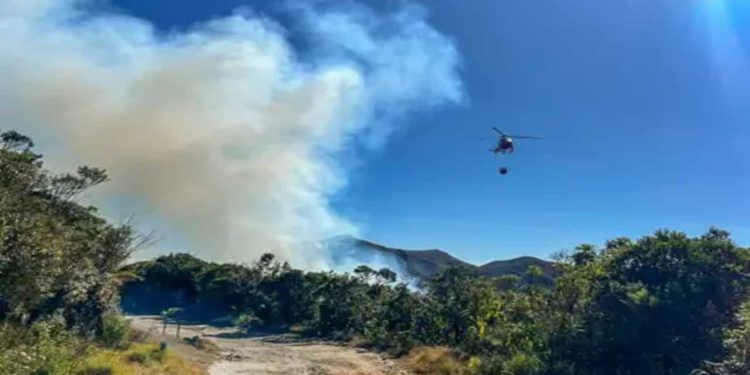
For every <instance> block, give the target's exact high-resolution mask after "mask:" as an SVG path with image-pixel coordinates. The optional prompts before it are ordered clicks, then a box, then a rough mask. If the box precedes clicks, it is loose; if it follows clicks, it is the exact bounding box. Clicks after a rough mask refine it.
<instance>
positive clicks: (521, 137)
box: [508, 135, 544, 139]
mask: <svg viewBox="0 0 750 375" xmlns="http://www.w3.org/2000/svg"><path fill="white" fill-rule="evenodd" d="M508 137H511V138H518V139H544V138H540V137H529V136H526V135H509V136H508Z"/></svg>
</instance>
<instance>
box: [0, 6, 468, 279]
mask: <svg viewBox="0 0 750 375" xmlns="http://www.w3.org/2000/svg"><path fill="white" fill-rule="evenodd" d="M93 7H94V5H93V4H90V3H89V2H87V1H72V0H68V1H64V0H63V1H60V0H58V1H53V0H4V1H2V2H0V72H2V73H0V117H1V118H2V122H1V123H0V127H2V128H4V129H9V128H13V129H16V130H19V131H22V132H25V133H28V134H30V135H32V136H34V137H37V138H39V137H41V138H47V139H52V140H53V142H52V143H54V144H55V146H56V147H54V148H50V149H45V150H42V151H44V152H45V153H46V154H47V156H48V157H47V159H48V160H49V159H51V160H56V159H58V160H63V159H65V160H69V161H70V163H75V164H88V165H95V166H100V167H103V168H106V169H107V171H108V173H109V175H110V177H111V182H109V183H108V184H107V185H108V187H107V188H106V189H107V190H106V195H107V196H108V197H128V198H130V199H134V200H137V201H139V202H142V203H143V204H144V205H145V206H147V207H149V209H151V210H153V211H154V212H156V213H157V214H158V216H159V217H160V218H161V219H162V220H163V221H164V222H166V223H168V224H169V225H170V226H172V227H174V228H177V229H178V230H179V231H180V233H181V234H182V235H184V236H185V237H186V238H187V239H188V240H189V243H190V245H191V247H192V248H191V249H190V250H192V252H194V253H196V254H197V255H200V256H204V257H206V258H210V259H212V260H221V261H249V260H252V259H255V258H256V257H257V255H258V254H259V253H261V252H264V251H272V252H275V253H277V254H278V255H280V256H281V257H283V258H285V259H289V260H291V261H292V262H293V263H294V264H295V265H298V266H303V267H320V266H322V265H323V264H322V263H324V262H325V257H322V256H321V255H320V254H317V253H316V252H314V251H313V252H310V251H302V250H299V249H297V247H296V246H294V244H297V243H301V242H305V241H316V240H320V239H323V238H326V237H330V236H333V235H337V234H342V233H354V232H356V226H355V225H353V224H352V223H350V222H348V221H347V220H345V219H344V218H342V217H340V216H339V215H337V214H336V213H335V212H333V210H332V209H331V207H330V204H329V199H330V198H331V197H332V195H333V194H335V193H336V192H337V191H340V190H341V189H342V188H344V187H345V185H346V168H345V167H343V166H342V165H343V164H342V163H341V162H339V160H338V159H339V158H340V157H341V155H342V154H344V153H346V154H347V155H348V156H350V155H351V152H348V151H349V150H351V149H357V148H361V147H358V146H357V145H360V146H367V147H377V146H379V145H380V144H382V143H383V141H384V140H385V138H386V136H387V135H388V134H389V133H390V132H391V131H392V130H393V126H394V125H395V124H396V121H395V120H396V119H398V118H403V117H402V115H403V114H404V113H405V112H408V111H409V110H412V109H419V108H422V107H430V106H434V105H440V104H443V103H447V102H454V101H458V100H460V98H461V95H462V94H461V92H462V90H461V84H460V81H459V79H458V78H457V73H456V69H457V63H458V56H457V52H456V50H455V48H454V46H453V45H452V43H451V42H450V41H449V40H448V39H446V38H445V37H444V36H443V35H441V34H440V33H438V32H437V31H436V30H434V29H433V28H432V27H431V26H430V25H428V24H427V23H426V21H425V15H424V12H423V11H422V9H421V8H419V7H414V6H407V7H404V8H403V9H402V10H400V11H397V12H395V13H391V14H378V13H376V12H373V11H371V10H368V9H367V8H364V7H361V6H347V7H346V8H345V10H334V9H331V8H321V7H319V6H296V7H294V10H291V11H290V14H292V15H293V18H294V19H295V20H296V24H295V28H294V30H295V32H297V33H299V35H297V37H299V38H302V39H303V40H304V42H305V44H306V45H305V50H304V51H303V52H300V51H295V46H294V45H293V44H291V43H290V42H289V40H288V38H289V35H290V33H291V31H290V30H286V29H284V28H283V27H282V26H281V25H279V24H277V23H275V22H273V21H272V20H270V19H267V18H265V17H262V16H259V15H256V14H253V13H252V12H251V11H249V10H246V9H245V10H241V11H238V12H235V14H233V15H229V16H227V17H224V18H217V19H212V20H208V21H206V22H203V23H201V24H197V25H194V26H193V27H192V28H191V29H190V30H188V31H184V32H172V33H160V32H158V31H156V29H155V27H154V26H153V25H151V24H150V23H149V22H147V21H145V20H142V19H138V18H134V17H131V16H127V15H122V14H116V13H112V12H111V11H105V10H102V9H101V8H99V9H95V10H92V9H93ZM342 9H343V8H342ZM136 213H137V212H136Z"/></svg>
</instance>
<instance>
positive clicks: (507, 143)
mask: <svg viewBox="0 0 750 375" xmlns="http://www.w3.org/2000/svg"><path fill="white" fill-rule="evenodd" d="M492 130H494V131H495V132H497V134H500V137H499V138H498V140H497V146H495V148H493V149H490V151H492V152H493V153H494V154H495V155H497V154H510V153H512V152H513V151H515V150H516V148H515V146H514V145H513V138H518V139H536V140H539V139H542V138H539V137H529V136H525V135H508V134H505V133H503V132H501V131H500V130H499V129H498V128H496V127H494V126H493V127H492Z"/></svg>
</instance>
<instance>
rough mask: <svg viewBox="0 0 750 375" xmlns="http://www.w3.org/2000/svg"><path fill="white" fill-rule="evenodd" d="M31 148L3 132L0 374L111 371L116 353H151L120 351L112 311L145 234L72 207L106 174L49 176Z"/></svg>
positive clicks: (119, 329)
mask: <svg viewBox="0 0 750 375" xmlns="http://www.w3.org/2000/svg"><path fill="white" fill-rule="evenodd" d="M32 147H33V143H32V140H31V139H30V138H28V137H26V136H24V135H21V134H19V133H16V132H13V131H10V132H5V133H2V134H0V374H9V375H13V374H78V373H83V374H85V373H97V374H109V373H112V368H110V367H107V366H105V365H106V363H104V362H106V361H104V359H106V358H111V357H116V356H118V355H120V354H122V353H120V352H119V351H118V350H136V349H138V348H140V350H141V351H143V350H147V351H148V350H151V349H153V348H149V346H148V345H149V344H146V343H143V344H135V346H134V347H133V348H127V347H128V346H129V339H130V338H132V337H128V335H129V331H128V328H127V325H126V323H125V322H124V321H123V320H122V318H121V317H120V316H119V315H118V302H119V290H120V287H121V281H122V280H123V277H124V275H123V273H122V272H121V269H120V268H121V266H122V263H123V262H124V261H125V260H126V259H127V258H128V256H129V255H130V254H131V252H132V251H133V250H134V249H135V248H137V247H138V245H139V244H140V243H141V242H142V241H144V240H145V238H144V237H141V236H138V235H137V234H136V233H135V232H134V231H133V229H132V228H131V227H130V226H128V225H126V224H124V225H112V224H110V223H108V222H107V221H105V220H104V219H102V218H101V217H99V216H98V215H97V211H96V209H95V208H93V207H86V206H83V205H81V204H79V203H77V202H76V198H77V197H78V196H80V195H81V194H82V193H83V192H84V191H85V190H86V189H88V188H90V187H92V186H94V185H97V184H99V183H102V182H104V181H106V179H107V176H106V174H105V173H104V171H103V170H100V169H96V168H90V167H81V168H79V169H78V173H77V174H53V173H51V172H49V171H48V170H46V169H45V168H44V166H43V164H42V157H41V155H39V154H36V153H34V152H33V150H32ZM123 353H124V352H123ZM154 353H156V356H157V357H159V359H162V358H161V357H164V356H167V357H168V354H167V353H162V352H161V351H157V352H154ZM90 365H93V366H95V368H92V367H91V366H90ZM118 366H119V365H118ZM92 371H93V372H92ZM143 373H147V372H143Z"/></svg>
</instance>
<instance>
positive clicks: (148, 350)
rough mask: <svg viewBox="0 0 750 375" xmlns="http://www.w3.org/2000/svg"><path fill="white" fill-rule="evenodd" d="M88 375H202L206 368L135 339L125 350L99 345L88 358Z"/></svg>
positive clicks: (86, 374) (86, 371)
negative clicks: (103, 347) (105, 348)
mask: <svg viewBox="0 0 750 375" xmlns="http://www.w3.org/2000/svg"><path fill="white" fill-rule="evenodd" d="M83 374H85V375H201V374H203V371H202V370H201V369H200V368H199V367H198V366H196V365H194V364H191V363H189V362H187V361H185V360H184V359H182V358H180V357H179V356H177V355H175V354H174V353H172V352H171V351H170V350H168V349H167V350H166V351H164V352H162V351H160V350H159V344H157V343H153V342H146V343H133V344H132V345H130V347H129V348H128V349H126V350H104V349H96V350H95V351H94V352H93V353H92V354H91V355H90V356H89V357H88V358H86V370H85V371H84V372H83Z"/></svg>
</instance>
